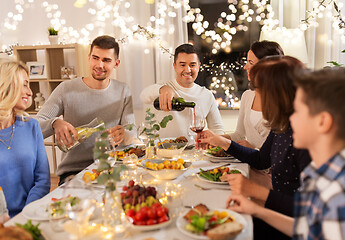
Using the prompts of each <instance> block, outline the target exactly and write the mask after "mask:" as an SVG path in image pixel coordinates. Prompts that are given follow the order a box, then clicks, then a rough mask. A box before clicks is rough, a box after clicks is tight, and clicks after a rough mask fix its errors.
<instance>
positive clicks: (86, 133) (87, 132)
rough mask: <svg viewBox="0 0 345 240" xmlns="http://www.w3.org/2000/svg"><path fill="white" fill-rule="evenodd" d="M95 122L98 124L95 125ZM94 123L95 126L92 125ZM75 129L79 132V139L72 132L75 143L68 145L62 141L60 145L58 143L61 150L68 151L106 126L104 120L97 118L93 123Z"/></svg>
mask: <svg viewBox="0 0 345 240" xmlns="http://www.w3.org/2000/svg"><path fill="white" fill-rule="evenodd" d="M97 123H98V124H97ZM95 124H97V125H96V126H95ZM92 125H93V127H92ZM75 129H76V130H77V132H78V140H77V141H75V140H74V136H73V134H72V135H71V136H72V139H73V144H72V145H71V146H68V147H67V146H66V145H65V144H64V143H63V142H62V145H60V143H58V147H59V148H60V150H61V151H63V152H68V151H69V150H71V149H72V148H74V147H76V146H78V145H79V144H80V143H82V142H83V141H85V140H86V139H87V138H89V137H90V136H91V135H92V134H93V133H95V132H98V131H103V130H105V127H104V122H103V121H99V120H98V119H97V118H96V119H94V120H92V121H91V123H89V124H88V125H86V126H80V127H76V128H75Z"/></svg>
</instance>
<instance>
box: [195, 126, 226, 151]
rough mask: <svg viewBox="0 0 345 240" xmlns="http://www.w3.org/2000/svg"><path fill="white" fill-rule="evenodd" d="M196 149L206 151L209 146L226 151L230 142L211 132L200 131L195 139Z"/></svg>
mask: <svg viewBox="0 0 345 240" xmlns="http://www.w3.org/2000/svg"><path fill="white" fill-rule="evenodd" d="M195 141H196V143H197V144H196V147H197V148H203V149H206V148H207V147H208V146H209V145H212V146H219V147H221V148H223V149H224V150H227V149H228V148H229V146H230V144H231V140H229V139H227V138H225V137H223V136H221V135H217V134H215V133H214V132H212V131H211V130H206V131H202V132H201V133H200V134H198V135H197V137H196V139H195Z"/></svg>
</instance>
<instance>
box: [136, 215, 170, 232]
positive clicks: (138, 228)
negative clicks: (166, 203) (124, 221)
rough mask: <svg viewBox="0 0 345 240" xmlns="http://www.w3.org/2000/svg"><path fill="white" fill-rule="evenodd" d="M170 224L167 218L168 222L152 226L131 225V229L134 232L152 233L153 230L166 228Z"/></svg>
mask: <svg viewBox="0 0 345 240" xmlns="http://www.w3.org/2000/svg"><path fill="white" fill-rule="evenodd" d="M170 223H171V218H169V220H168V221H166V222H163V223H158V224H154V225H134V224H132V223H131V227H132V229H134V230H136V231H142V232H145V231H153V230H158V229H161V228H165V227H167V226H168V225H169V224H170Z"/></svg>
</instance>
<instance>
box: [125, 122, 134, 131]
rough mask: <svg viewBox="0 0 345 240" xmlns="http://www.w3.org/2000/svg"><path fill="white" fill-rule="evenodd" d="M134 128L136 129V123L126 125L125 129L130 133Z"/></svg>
mask: <svg viewBox="0 0 345 240" xmlns="http://www.w3.org/2000/svg"><path fill="white" fill-rule="evenodd" d="M133 127H134V123H131V124H127V125H125V129H127V130H128V131H132V130H133Z"/></svg>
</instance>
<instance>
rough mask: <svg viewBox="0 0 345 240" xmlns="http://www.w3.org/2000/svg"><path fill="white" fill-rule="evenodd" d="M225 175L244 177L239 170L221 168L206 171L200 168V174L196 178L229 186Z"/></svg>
mask: <svg viewBox="0 0 345 240" xmlns="http://www.w3.org/2000/svg"><path fill="white" fill-rule="evenodd" d="M227 174H242V175H244V176H245V174H244V173H243V172H242V170H240V169H237V168H233V167H226V166H221V167H217V168H213V169H208V170H203V169H201V168H200V172H199V173H198V174H197V177H198V178H199V179H200V180H201V181H204V182H208V183H215V184H224V185H226V184H229V183H228V181H227V179H226V176H225V175H227Z"/></svg>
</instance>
